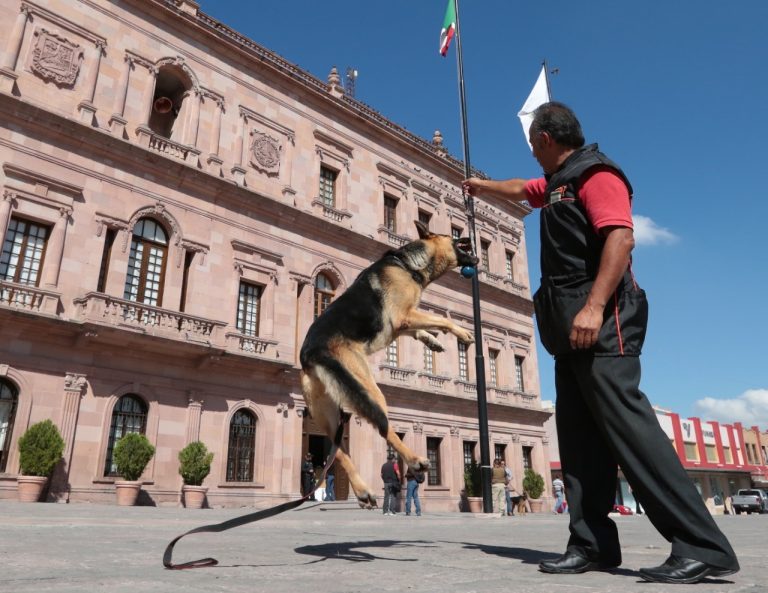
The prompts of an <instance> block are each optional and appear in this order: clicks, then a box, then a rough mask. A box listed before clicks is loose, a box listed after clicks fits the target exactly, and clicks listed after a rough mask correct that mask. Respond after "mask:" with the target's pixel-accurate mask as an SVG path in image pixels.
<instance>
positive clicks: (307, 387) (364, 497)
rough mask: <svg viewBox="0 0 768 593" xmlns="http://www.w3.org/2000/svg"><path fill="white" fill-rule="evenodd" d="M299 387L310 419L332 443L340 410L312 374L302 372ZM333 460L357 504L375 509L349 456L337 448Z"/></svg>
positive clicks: (338, 422) (374, 502)
mask: <svg viewBox="0 0 768 593" xmlns="http://www.w3.org/2000/svg"><path fill="white" fill-rule="evenodd" d="M301 386H302V389H303V390H304V399H305V401H306V402H307V406H308V407H309V410H310V413H311V414H312V418H313V419H314V421H315V423H316V424H317V426H318V427H319V428H320V429H321V430H322V431H323V432H324V433H325V434H326V435H327V436H328V438H329V439H330V440H331V442H333V440H334V439H335V438H336V433H337V431H338V428H339V424H340V423H341V408H340V407H339V404H338V403H337V402H336V401H334V400H333V399H332V398H331V397H330V395H329V394H328V391H327V389H326V386H325V384H324V383H323V382H322V381H321V380H320V378H319V377H318V376H317V375H315V373H314V372H311V371H310V372H302V375H301ZM335 459H336V462H337V463H340V464H341V466H342V467H343V468H344V471H345V472H346V473H347V477H348V478H349V484H350V486H352V490H354V492H355V496H356V497H357V502H358V504H359V505H360V506H361V507H362V508H364V509H372V508H374V507H376V506H377V504H376V497H375V496H374V494H373V492H371V490H370V488H368V485H367V484H366V483H365V482H364V481H363V479H362V478H361V477H360V474H359V473H358V471H357V468H356V467H355V464H354V463H352V459H350V457H349V455H347V454H346V453H345V452H344V451H342V449H341V448H339V449H337V451H336V457H335Z"/></svg>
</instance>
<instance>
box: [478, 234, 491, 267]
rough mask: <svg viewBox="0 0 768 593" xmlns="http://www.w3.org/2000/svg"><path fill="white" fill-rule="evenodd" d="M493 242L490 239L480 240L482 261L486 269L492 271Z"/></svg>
mask: <svg viewBox="0 0 768 593" xmlns="http://www.w3.org/2000/svg"><path fill="white" fill-rule="evenodd" d="M490 249H491V243H490V242H489V241H480V263H481V264H482V266H483V268H484V269H485V270H486V271H490V269H491V267H490V255H489V253H488V252H489V251H490Z"/></svg>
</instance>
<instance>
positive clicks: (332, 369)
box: [303, 353, 389, 438]
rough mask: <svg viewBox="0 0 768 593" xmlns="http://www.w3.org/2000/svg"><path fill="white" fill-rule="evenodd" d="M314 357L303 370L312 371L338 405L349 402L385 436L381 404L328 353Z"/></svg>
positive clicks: (386, 422)
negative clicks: (309, 365) (308, 366)
mask: <svg viewBox="0 0 768 593" xmlns="http://www.w3.org/2000/svg"><path fill="white" fill-rule="evenodd" d="M314 358H315V360H313V361H312V365H311V368H307V367H305V368H304V369H303V370H304V372H305V373H310V372H311V373H314V375H315V376H316V377H317V378H318V379H319V380H320V382H321V383H322V384H323V387H325V390H326V392H328V395H330V396H331V397H332V398H334V399H336V400H337V403H338V404H340V405H341V404H342V403H349V405H350V407H352V408H353V409H354V410H355V411H356V412H357V413H358V414H360V415H361V416H362V417H363V418H365V419H366V420H368V421H369V422H370V423H371V424H373V426H374V427H376V430H378V431H379V434H380V435H381V436H382V437H384V438H386V436H387V433H388V432H389V420H388V419H387V415H386V413H385V412H384V410H382V409H381V406H379V405H378V404H377V403H376V402H375V401H373V399H371V396H370V394H369V393H368V391H367V390H366V389H365V387H364V386H363V385H362V384H361V383H360V381H358V380H357V379H356V378H355V377H354V375H352V373H350V372H349V371H348V370H347V369H346V368H345V367H344V365H343V364H341V363H340V362H339V361H338V360H336V359H335V358H334V357H333V356H331V355H330V354H329V353H323V354H321V355H318V356H315V357H314ZM339 400H341V401H339Z"/></svg>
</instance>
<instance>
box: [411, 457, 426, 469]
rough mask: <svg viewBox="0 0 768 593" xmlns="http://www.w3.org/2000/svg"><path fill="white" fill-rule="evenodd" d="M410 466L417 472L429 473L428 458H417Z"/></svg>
mask: <svg viewBox="0 0 768 593" xmlns="http://www.w3.org/2000/svg"><path fill="white" fill-rule="evenodd" d="M410 465H411V467H412V468H413V469H414V470H416V471H417V472H426V471H429V459H427V458H426V457H417V458H416V459H415V460H414V462H413V463H411V464H410Z"/></svg>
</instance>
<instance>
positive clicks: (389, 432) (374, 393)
mask: <svg viewBox="0 0 768 593" xmlns="http://www.w3.org/2000/svg"><path fill="white" fill-rule="evenodd" d="M339 360H340V362H341V363H342V364H343V366H344V367H345V369H346V370H347V372H349V373H350V375H352V376H353V377H354V378H355V380H356V381H357V382H358V383H359V384H360V387H361V388H362V389H363V391H364V392H365V396H366V399H367V400H368V401H367V402H366V403H367V404H368V405H366V406H359V407H358V406H355V402H354V400H353V401H350V404H351V405H352V406H354V407H355V411H356V412H357V413H358V414H360V415H361V416H362V417H363V418H365V419H366V420H368V422H370V423H371V424H373V425H374V426H375V427H376V428H377V429H378V431H379V434H381V436H383V437H384V438H385V439H387V442H388V443H389V444H390V445H392V446H393V447H394V448H395V450H396V451H397V452H398V453H400V455H402V457H403V459H404V460H405V461H406V462H407V463H408V465H410V466H412V467H413V468H414V469H416V468H418V469H421V470H426V469H428V468H429V460H428V459H427V458H426V457H419V456H418V455H416V453H414V452H413V451H411V450H410V449H409V448H408V447H407V446H406V445H405V443H403V441H401V440H400V437H398V436H397V433H395V431H394V429H393V428H392V426H390V424H389V421H388V419H387V401H386V399H385V398H384V394H383V393H382V392H381V389H379V386H378V385H377V384H376V381H375V380H374V378H373V375H372V374H371V369H370V367H369V366H368V362H367V361H366V359H365V357H364V356H362V355H361V354H358V353H355V352H351V351H346V352H345V353H344V354H343V355H341V354H340V356H339ZM372 409H375V410H376V411H377V412H378V413H377V414H376V415H375V416H374V415H372V414H371V415H369V414H367V413H366V412H367V411H368V410H372Z"/></svg>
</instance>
